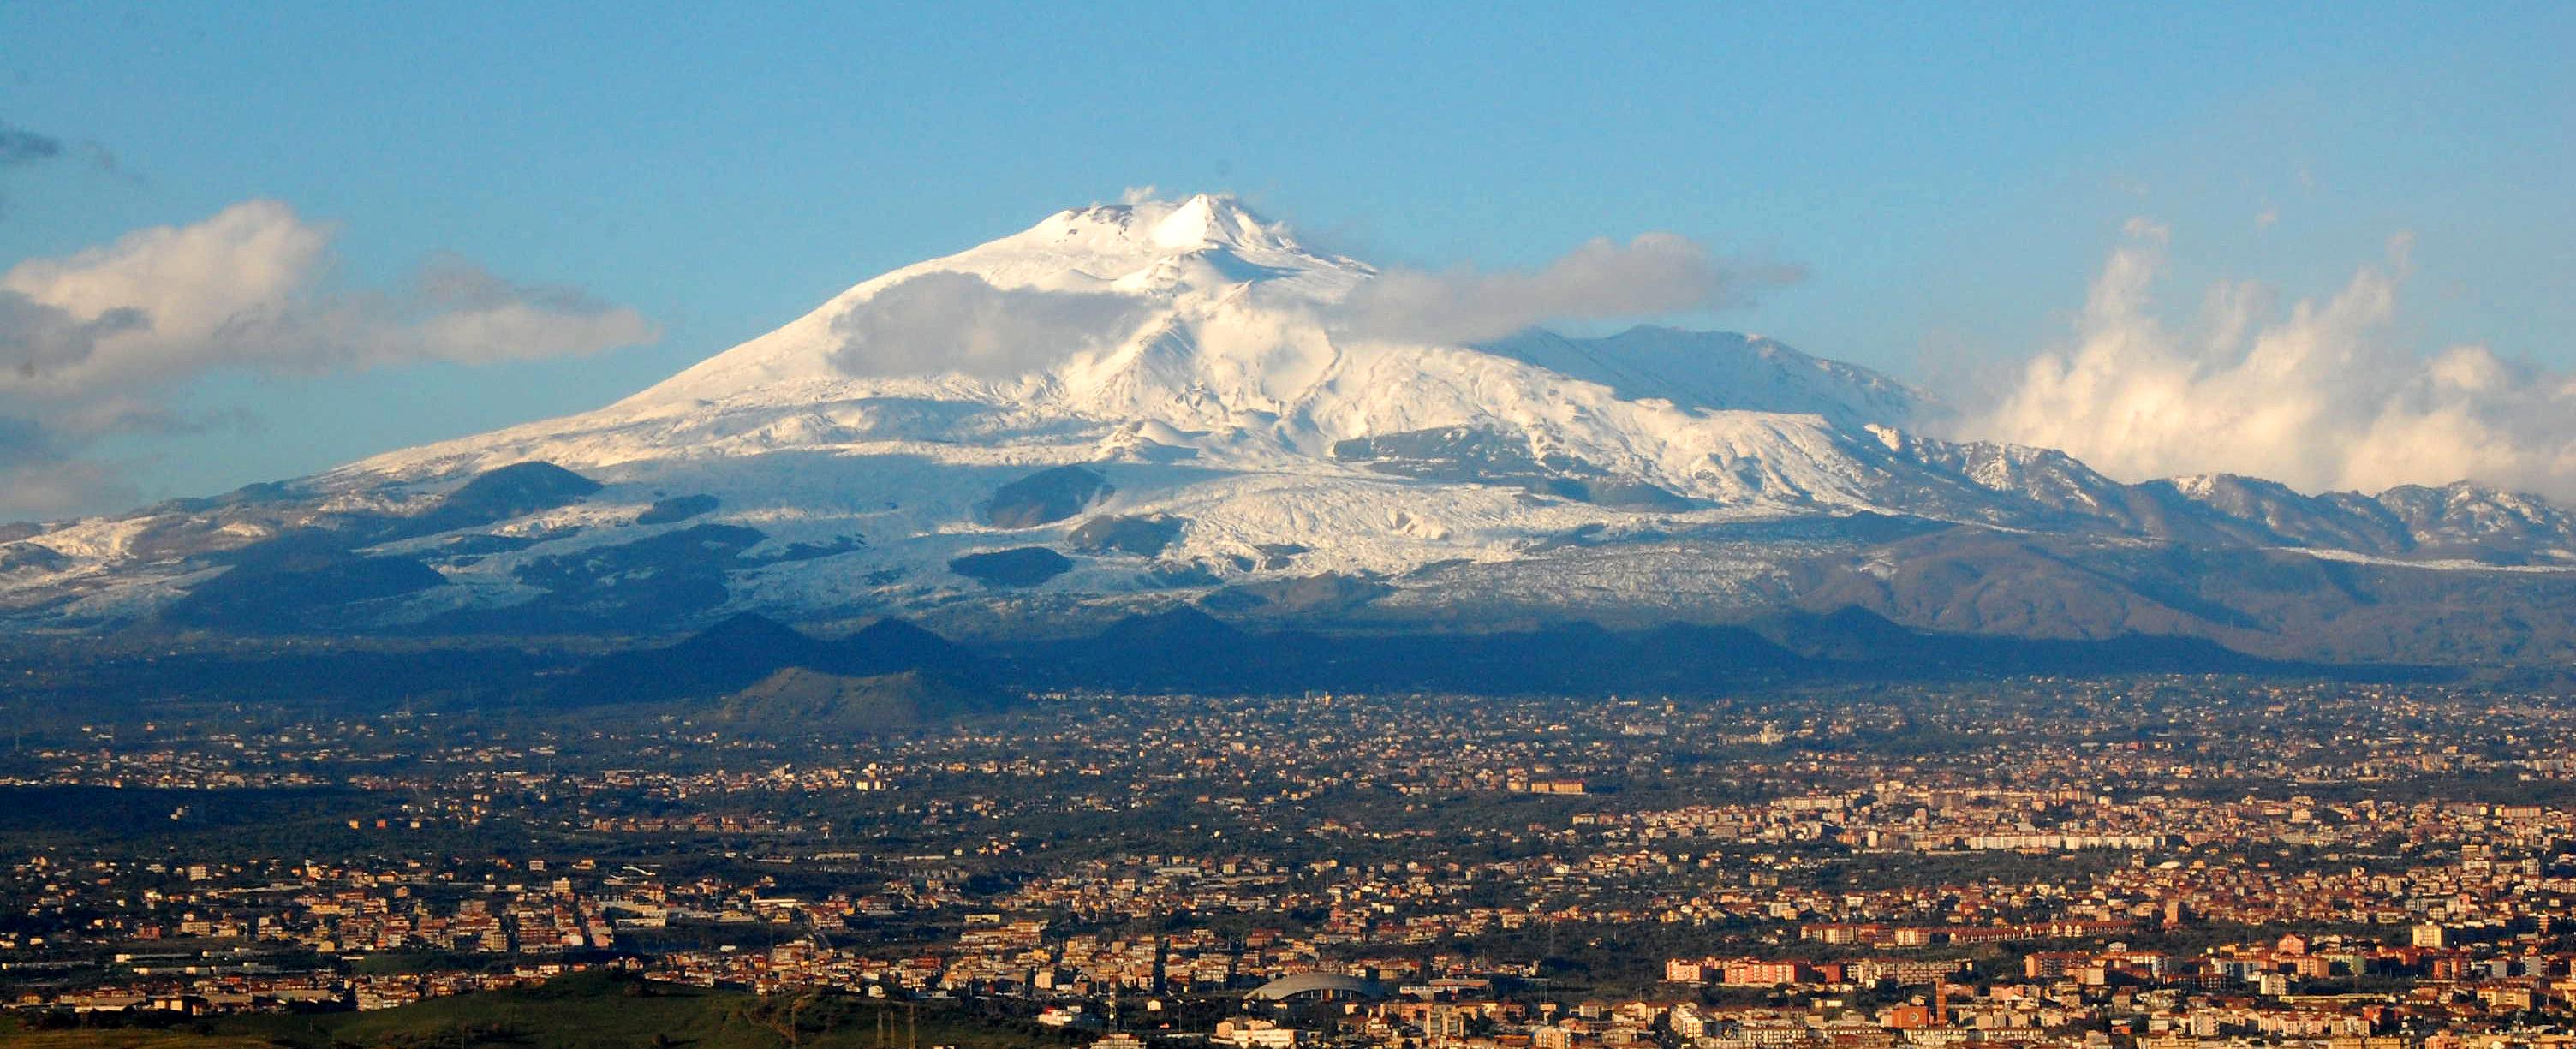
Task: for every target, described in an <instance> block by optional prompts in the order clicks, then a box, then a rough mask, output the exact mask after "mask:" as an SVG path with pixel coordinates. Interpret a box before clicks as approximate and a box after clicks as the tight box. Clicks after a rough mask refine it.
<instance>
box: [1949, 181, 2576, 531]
mask: <svg viewBox="0 0 2576 1049" xmlns="http://www.w3.org/2000/svg"><path fill="white" fill-rule="evenodd" d="M2127 232H2128V239H2127V242H2126V243H2124V244H2123V245H2122V246H2121V247H2120V248H2119V249H2118V250H2116V251H2114V252H2113V253H2112V255H2111V258H2110V261H2109V262H2108V263H2107V264H2106V265H2105V266H2104V267H2103V270H2102V272H2101V274H2100V276H2099V277H2098V278H2096V279H2095V281H2094V282H2093V286H2092V289H2091V292H2090V294H2089V295H2088V297H2087V299H2086V302H2085V305H2084V309H2083V311H2082V313H2081V314H2079V315H2078V317H2077V320H2076V325H2075V333H2074V339H2073V341H2072V342H2071V343H2070V344H2068V345H2066V346H2063V347H2061V348H2058V349H2055V350H2051V351H2049V352H2046V353H2042V354H2040V355H2038V356H2036V357H2034V358H2032V359H2031V360H2030V361H2028V362H2027V363H2026V364H2025V365H2023V366H2022V368H2021V369H2020V372H2019V374H2018V376H2017V377H2016V379H2015V381H2014V383H2013V384H2012V385H2011V386H2010V387H2009V392H2007V393H2005V394H2004V395H2003V396H2001V397H2000V398H1999V399H1998V400H1997V402H1996V403H1995V404H1994V405H1993V406H1992V407H1991V408H1990V409H1989V410H1987V411H1986V412H1984V413H1982V414H1981V415H1979V416H1976V417H1974V418H1972V419H1971V421H1969V422H1968V423H1967V429H1968V430H1969V431H1971V433H1972V434H1973V435H1975V436H1983V437H1991V438H1994V439H1998V440H2006V441H2013V442H2016V443H2021V444H2033V445H2041V446H2045V447H2050V448H2058V449H2062V450H2064V451H2066V452H2068V453H2071V454H2073V455H2075V456H2076V457H2078V458H2080V459H2083V460H2084V461H2085V462H2087V463H2089V464H2091V465H2092V466H2094V467H2095V468H2097V469H2100V470H2102V471H2103V472H2104V473H2107V474H2110V475H2112V476H2114V477H2119V478H2121V479H2124V480H2133V481H2134V480H2142V479H2146V478H2152V477H2167V476H2176V475H2184V474H2197V473H2219V472H2225V473H2240V474H2251V475H2256V476H2261V477H2266V478H2270V479H2273V480H2277V481H2281V482H2284V483H2286V484H2289V485H2291V486H2293V487H2297V488H2301V489H2304V490H2307V491H2311V492H2314V491H2325V490H2337V489H2351V490H2358V491H2363V492H2378V491H2380V490H2383V489H2386V488H2389V487H2391V486H2394V485H2399V484H2410V483H2411V484H2444V483H2448V482H2451V481H2456V480H2462V479H2471V480H2477V481H2482V482H2486V483H2490V484H2498V485H2503V486H2507V487H2512V488H2517V489H2523V490H2529V491H2537V492H2540V493H2542V494H2545V495H2550V496H2552V497H2555V498H2559V499H2570V498H2576V377H2571V376H2568V375H2565V374H2559V373H2554V372H2549V371H2546V370H2543V369H2538V368H2533V367H2530V366H2527V365H2522V364H2518V363H2515V362H2512V361H2508V360H2506V359H2504V358H2502V357H2500V356H2498V355H2497V354H2495V353H2494V352H2492V351H2490V350H2489V349H2487V348H2486V347H2483V346H2475V345H2461V346H2451V347H2447V348H2444V349H2442V350H2439V351H2437V352H2433V353H2421V352H2417V351H2416V350H2413V349H2411V348H2409V347H2406V346H2404V345H2402V344H2400V343H2399V342H2398V341H2397V339H2396V333H2395V332H2394V330H2393V329H2394V328H2395V326H2396V321H2397V319H2398V316H2399V314H2398V307H2399V291H2400V290H2401V288H2402V287H2403V285H2404V282H2405V279H2406V276H2407V273H2408V266H2407V258H2406V254H2407V247H2408V245H2407V243H2406V241H2405V240H2404V239H2403V238H2401V239H2399V240H2397V241H2395V242H2393V243H2392V244H2391V246H2390V249H2389V256H2388V258H2387V259H2386V260H2385V261H2383V262H2381V263H2378V264H2374V265H2368V266H2363V267H2361V268H2360V269H2359V270H2358V271H2357V272H2356V273H2355V274H2354V275H2353V277H2352V279H2351V281H2350V282H2348V283H2347V284H2346V285H2345V286H2344V287H2343V289H2342V290H2341V291H2339V292H2337V293H2336V294H2334V295H2333V296H2332V297H2330V298H2327V299H2325V300H2323V301H2313V300H2301V301H2299V302H2296V303H2293V304H2291V305H2290V307H2289V308H2288V309H2287V310H2286V311H2285V310H2281V309H2279V308H2278V307H2277V306H2276V304H2275V302H2274V300H2273V297H2272V296H2271V295H2270V294H2269V293H2268V292H2266V291H2265V289H2263V288H2262V287H2261V286H2259V285H2256V284H2252V283H2222V284H2219V285H2217V286H2215V287H2213V288H2211V289H2210V290H2209V292H2208V294H2207V296H2206V297H2205V299H2204V301H2203V303H2202V305H2201V308H2200V311H2199V313H2198V315H2197V316H2196V317H2195V318H2194V319H2193V320H2192V321H2191V322H2190V323H2189V324H2187V325H2184V326H2181V327H2174V326H2169V325H2168V324H2166V323H2165V322H2164V321H2163V320H2162V319H2160V318H2159V316H2158V312H2157V311H2156V309H2155V305H2154V301H2153V297H2152V294H2151V293H2152V291H2153V290H2154V287H2155V285H2156V283H2157V281H2158V278H2159V276H2160V275H2161V273H2162V272H2163V269H2164V262H2165V249H2166V244H2167V241H2168V239H2169V238H2168V234H2167V231H2166V230H2165V229H2164V228H2162V227H2160V226H2157V225H2154V224H2152V223H2149V222H2145V221H2143V220H2133V221H2132V222H2131V223H2130V224H2129V227H2128V231H2127Z"/></svg>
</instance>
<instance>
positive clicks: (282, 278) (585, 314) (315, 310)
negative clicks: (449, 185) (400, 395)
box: [0, 200, 656, 515]
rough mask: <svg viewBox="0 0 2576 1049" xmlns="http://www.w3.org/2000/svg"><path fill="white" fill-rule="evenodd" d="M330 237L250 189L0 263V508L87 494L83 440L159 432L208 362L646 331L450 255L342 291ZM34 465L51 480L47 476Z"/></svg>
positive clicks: (476, 356)
mask: <svg viewBox="0 0 2576 1049" xmlns="http://www.w3.org/2000/svg"><path fill="white" fill-rule="evenodd" d="M334 235H335V230H334V229H333V228H332V227H330V226H327V225H323V224H319V223H313V222H308V221H306V220H304V219H302V218H301V217H299V216H297V215H296V214H295V212H294V211H293V209H291V208H288V207H287V206H286V205H284V204H281V203H277V202H275V201H266V200H254V201H247V202H244V203H241V204H236V205H233V206H231V207H228V208H225V209H224V210H223V211H221V212H218V213H216V214H215V215H214V216H212V217H210V218H207V219H206V220H204V221H202V222H197V223H194V224H190V225H185V226H162V227H155V228H152V229H146V230H139V231H136V232H134V233H130V234H127V235H125V236H124V237H121V238H118V239H117V240H116V241H115V242H114V243H111V244H107V245H103V246H100V247H96V248H91V249H89V250H86V251H82V252H79V253H77V254H74V255H71V256H68V257H64V258H53V259H30V260H27V261H24V262H20V263H18V264H16V265H14V266H11V267H9V268H8V269H7V270H6V271H0V427H5V428H8V429H9V431H10V432H12V433H17V434H19V435H20V436H19V439H16V440H9V441H0V444H5V445H6V447H5V448H0V454H4V455H5V458H0V467H5V470H6V473H7V481H8V482H9V483H8V485H7V487H8V488H9V491H8V492H7V493H6V494H5V495H0V513H5V514H13V515H14V514H27V513H48V512H54V511H56V510H58V509H64V508H76V507H85V506H91V505H95V504H96V500H85V499H81V498H77V497H76V495H77V492H78V491H81V490H90V489H95V488H96V487H97V484H96V482H102V481H106V480H110V479H109V478H104V477H102V476H101V475H100V473H99V471H98V470H97V469H96V467H95V466H94V464H89V463H85V462H82V461H80V460H79V459H78V455H79V454H80V453H81V451H82V450H83V449H84V447H85V446H86V445H87V444H89V443H90V442H92V441H95V440H98V439H100V438H103V437H106V436H109V435H113V434H117V433H127V432H135V431H154V430H167V429H168V428H169V427H171V426H173V425H175V424H176V423H175V421H174V417H173V415H172V413H171V412H169V411H168V410H167V409H166V408H165V407H164V406H163V399H164V398H166V397H167V396H168V395H169V394H170V393H171V392H172V391H174V390H176V389H178V388H180V387H182V386H184V385H185V384H187V383H188V382H190V381H191V380H194V379H196V378H198V377H200V376H203V375H205V374H207V373H208V372H212V371H216V370H218V369H239V370H248V371H253V372H263V373H271V374H318V373H324V372H331V371H340V370H348V369H353V368H369V367H381V366H392V365H402V364H410V363H418V362H425V361H450V362H460V363H480V362H488V361H500V360H514V359H524V358H532V357H544V356H555V355H562V354H583V353H592V352H596V351H599V350H603V349H607V348H610V347H615V346H624V345H632V344H636V343H641V342H647V341H650V340H651V339H652V338H654V337H655V334H656V332H655V328H654V326H653V325H652V323H651V322H649V321H647V320H645V319H644V318H643V316H642V315H640V314H638V313H636V312H635V311H634V310H632V309H628V308H625V307H619V306H611V305H608V304H605V303H600V302H597V301H594V300H592V299H590V298H588V297H586V296H584V295H582V294H580V293H578V292H576V291H572V290H570V289H564V288H551V287H536V286H525V285H518V284H512V283H510V282H508V281H504V280H502V279H500V278H498V277H495V276H493V275H492V274H490V273H488V272H485V271H483V270H482V269H480V268H477V267H475V266H474V265H472V264H470V263H467V262H464V261H462V260H457V259H435V260H432V261H431V262H430V263H429V264H427V265H425V266H423V267H422V268H421V269H420V271H419V273H418V274H416V275H415V277H414V278H413V279H412V280H411V281H409V282H408V283H407V284H406V285H405V286H403V287H399V288H395V289H390V290H354V291H353V290H344V289H340V288H337V287H335V286H334V285H333V283H332V281H331V275H332V273H331V271H332V266H331V243H332V240H333V238H334ZM29 435H33V436H29ZM39 438H41V439H39ZM47 469H53V470H56V471H59V472H60V474H61V475H62V477H63V478H64V479H65V483H59V484H57V483H48V482H45V481H44V480H43V479H42V478H40V477H39V476H38V474H39V473H41V472H42V471H45V470H47ZM72 481H78V482H80V483H79V484H72V483H70V482H72Z"/></svg>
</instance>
